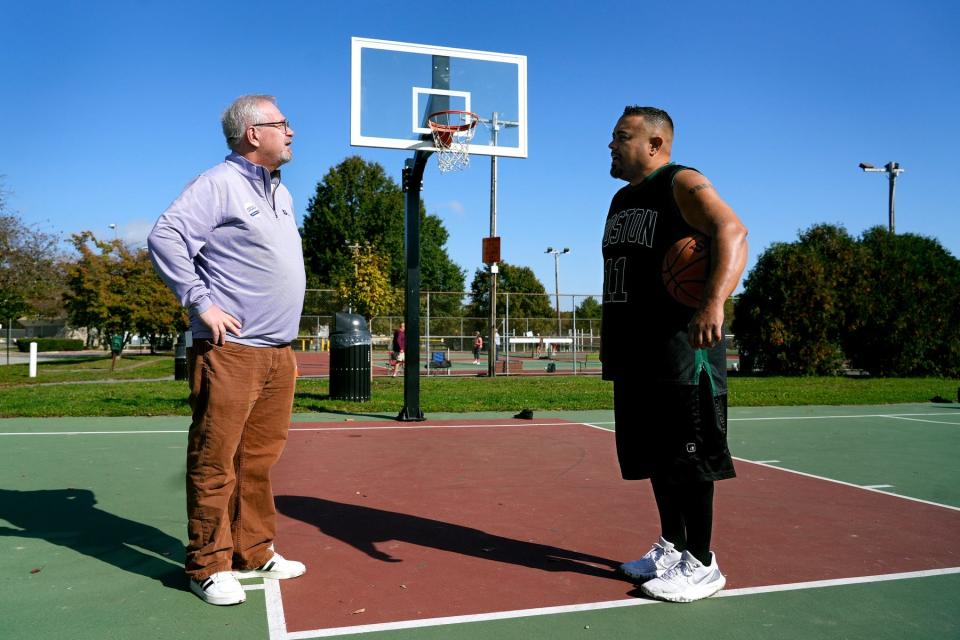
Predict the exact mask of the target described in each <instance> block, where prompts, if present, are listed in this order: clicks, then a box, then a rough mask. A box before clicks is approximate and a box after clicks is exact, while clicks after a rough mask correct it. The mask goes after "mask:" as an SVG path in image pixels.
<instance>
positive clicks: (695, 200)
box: [673, 171, 747, 349]
mask: <svg viewBox="0 0 960 640" xmlns="http://www.w3.org/2000/svg"><path fill="white" fill-rule="evenodd" d="M673 194H674V197H675V198H676V201H677V205H678V206H679V207H680V213H681V215H683V219H684V220H685V221H686V222H687V224H689V225H690V226H691V227H693V228H694V229H696V230H697V231H699V232H700V233H702V234H704V235H705V236H708V237H709V238H710V239H711V269H710V275H709V276H708V278H707V283H706V286H705V288H704V292H703V299H702V300H701V301H700V307H699V308H698V309H697V311H696V312H695V313H694V315H693V318H692V319H691V320H690V325H689V326H688V331H689V340H690V346H692V347H694V348H695V349H700V348H703V347H711V346H713V345H715V344H716V343H717V342H719V341H720V340H722V339H723V303H724V302H725V301H726V299H727V298H729V297H730V295H731V294H732V293H733V292H734V290H735V289H736V288H737V284H738V283H739V282H740V276H741V275H742V274H743V269H744V267H745V266H746V264H747V228H746V227H745V226H744V225H743V223H742V222H741V221H740V218H739V217H737V214H736V213H734V211H733V209H731V208H730V205H728V204H727V203H726V202H724V201H723V199H722V198H721V197H720V196H719V195H718V194H717V192H716V190H715V189H714V188H713V185H711V184H710V181H709V180H707V179H706V178H705V177H704V176H703V175H701V174H699V173H697V172H696V171H681V172H680V173H678V174H677V176H676V178H675V179H674V183H673Z"/></svg>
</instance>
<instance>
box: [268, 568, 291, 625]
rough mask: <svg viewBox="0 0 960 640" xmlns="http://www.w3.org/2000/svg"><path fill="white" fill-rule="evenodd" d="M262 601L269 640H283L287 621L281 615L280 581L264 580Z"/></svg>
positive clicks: (282, 614)
mask: <svg viewBox="0 0 960 640" xmlns="http://www.w3.org/2000/svg"><path fill="white" fill-rule="evenodd" d="M263 588H264V592H265V593H264V600H265V601H266V607H267V630H268V631H269V632H270V635H269V638H270V640H285V639H286V638H289V637H290V636H289V635H288V634H287V619H286V616H285V615H284V613H283V598H282V597H281V595H280V581H279V580H275V579H273V578H264V580H263Z"/></svg>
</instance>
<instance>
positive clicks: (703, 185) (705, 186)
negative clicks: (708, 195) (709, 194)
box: [687, 182, 713, 195]
mask: <svg viewBox="0 0 960 640" xmlns="http://www.w3.org/2000/svg"><path fill="white" fill-rule="evenodd" d="M704 189H713V185H712V184H710V183H709V182H704V183H701V184H698V185H697V186H695V187H693V188H692V189H689V190H688V191H687V193H689V194H690V195H693V194H695V193H696V192H697V191H702V190H704Z"/></svg>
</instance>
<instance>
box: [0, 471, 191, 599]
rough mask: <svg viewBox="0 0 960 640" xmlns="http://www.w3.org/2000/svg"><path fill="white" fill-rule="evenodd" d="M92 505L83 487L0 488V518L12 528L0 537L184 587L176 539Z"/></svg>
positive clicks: (1, 528) (181, 556)
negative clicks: (43, 545) (48, 546)
mask: <svg viewBox="0 0 960 640" xmlns="http://www.w3.org/2000/svg"><path fill="white" fill-rule="evenodd" d="M96 504H97V499H96V497H95V496H94V494H93V492H92V491H89V490H87V489H43V490H35V491H12V490H7V489H0V519H3V520H6V521H7V522H9V523H10V524H12V525H13V527H15V528H11V527H5V526H0V536H4V537H18V538H34V539H39V540H45V541H47V542H49V543H51V544H55V545H59V546H61V547H66V548H68V549H73V550H74V551H77V552H79V553H82V554H84V555H87V556H90V557H91V558H96V559H97V560H100V561H102V562H105V563H107V564H109V565H112V566H114V567H117V568H118V569H122V570H124V571H128V572H130V573H134V574H138V575H142V576H146V577H147V578H151V579H154V580H158V581H159V582H160V583H161V584H163V585H164V586H166V587H170V588H174V589H180V590H182V589H184V588H185V578H184V575H183V562H184V559H185V555H184V548H183V543H182V542H181V541H180V540H178V539H176V538H174V537H173V536H170V535H168V534H166V533H164V532H163V531H160V530H159V529H157V528H156V527H151V526H149V525H145V524H142V523H140V522H135V521H133V520H128V519H126V518H122V517H120V516H117V515H114V514H112V513H108V512H106V511H103V510H101V509H98V508H97V507H96ZM137 547H138V548H139V549H143V550H144V551H140V550H138V549H137ZM145 551H148V552H152V553H154V554H157V555H159V556H163V558H169V560H167V559H160V558H157V557H156V556H154V555H151V553H145Z"/></svg>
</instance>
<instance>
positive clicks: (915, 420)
mask: <svg viewBox="0 0 960 640" xmlns="http://www.w3.org/2000/svg"><path fill="white" fill-rule="evenodd" d="M883 417H884V418H889V419H890V420H909V421H910V422H930V423H932V424H949V425H953V426H955V427H960V422H944V421H943V420H921V419H920V418H907V417H906V416H897V415H893V416H883Z"/></svg>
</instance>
